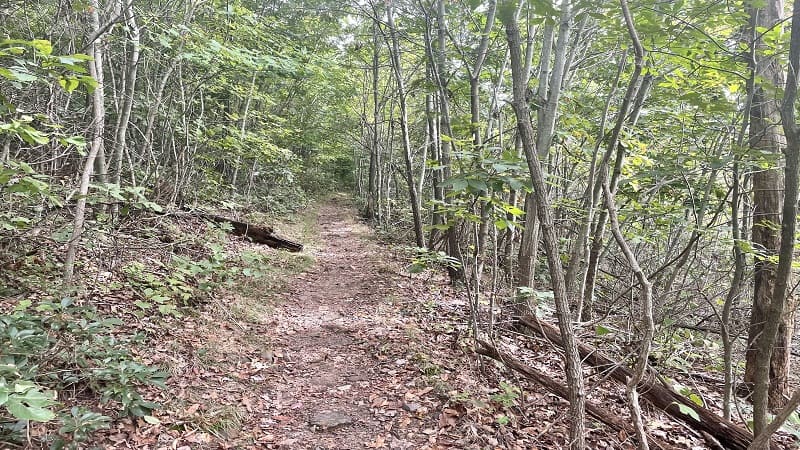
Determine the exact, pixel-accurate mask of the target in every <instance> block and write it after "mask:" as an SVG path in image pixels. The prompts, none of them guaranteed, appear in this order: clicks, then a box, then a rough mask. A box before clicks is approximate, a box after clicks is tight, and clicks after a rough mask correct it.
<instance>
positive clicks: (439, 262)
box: [406, 247, 461, 273]
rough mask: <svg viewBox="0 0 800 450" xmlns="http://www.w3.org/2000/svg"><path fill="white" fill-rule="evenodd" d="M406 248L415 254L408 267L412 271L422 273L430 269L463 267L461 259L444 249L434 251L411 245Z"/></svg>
mask: <svg viewBox="0 0 800 450" xmlns="http://www.w3.org/2000/svg"><path fill="white" fill-rule="evenodd" d="M406 250H407V251H409V252H413V254H414V257H413V258H412V259H411V265H409V266H408V269H407V270H408V271H409V272H410V273H420V272H424V271H426V270H430V269H445V268H454V269H457V268H460V267H461V262H460V261H458V260H457V259H456V258H453V257H452V256H448V255H447V254H446V253H445V252H442V251H432V250H428V249H426V248H419V247H410V248H408V249H406Z"/></svg>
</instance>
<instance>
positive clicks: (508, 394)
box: [489, 381, 520, 408]
mask: <svg viewBox="0 0 800 450" xmlns="http://www.w3.org/2000/svg"><path fill="white" fill-rule="evenodd" d="M500 390H501V392H500V393H497V394H494V395H492V396H491V397H489V398H491V399H492V400H494V401H495V402H497V403H499V404H501V405H502V406H503V407H504V408H510V407H512V406H514V405H515V404H516V403H517V400H518V399H519V395H520V391H519V388H518V387H516V386H514V385H513V384H510V383H506V382H505V381H501V382H500Z"/></svg>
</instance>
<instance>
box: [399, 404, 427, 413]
mask: <svg viewBox="0 0 800 450" xmlns="http://www.w3.org/2000/svg"><path fill="white" fill-rule="evenodd" d="M421 407H422V405H420V404H419V403H403V409H405V410H406V411H408V412H410V413H414V412H417V410H418V409H420V408H421Z"/></svg>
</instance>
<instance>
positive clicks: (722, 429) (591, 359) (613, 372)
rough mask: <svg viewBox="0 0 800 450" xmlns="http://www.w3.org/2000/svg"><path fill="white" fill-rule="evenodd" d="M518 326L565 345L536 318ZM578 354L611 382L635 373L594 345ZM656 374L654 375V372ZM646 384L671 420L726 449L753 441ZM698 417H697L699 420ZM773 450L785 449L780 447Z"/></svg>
mask: <svg viewBox="0 0 800 450" xmlns="http://www.w3.org/2000/svg"><path fill="white" fill-rule="evenodd" d="M517 322H518V323H519V324H521V325H524V326H525V327H527V328H529V329H531V330H532V331H533V332H535V333H537V334H539V335H540V336H542V337H544V338H546V339H547V340H549V341H551V342H554V343H556V344H557V345H559V346H560V345H562V344H561V334H560V333H559V332H558V328H556V327H554V326H552V325H550V324H548V323H545V322H542V321H540V320H538V319H536V318H528V317H518V318H517ZM578 351H579V352H580V355H581V358H583V360H584V362H586V363H587V364H589V365H590V366H592V367H594V368H596V369H598V370H600V371H604V372H606V373H608V374H609V375H610V376H611V378H613V379H614V380H616V381H618V382H620V383H623V384H624V383H626V382H627V380H628V379H629V378H630V377H631V376H632V375H633V373H632V372H631V371H630V369H628V368H627V367H625V366H624V365H622V364H620V363H618V362H616V361H614V360H612V359H611V358H609V357H608V356H606V355H604V354H603V353H601V352H600V351H598V350H597V349H596V348H594V347H592V346H591V345H588V344H584V343H579V344H578ZM651 373H652V372H651ZM649 378H650V379H646V380H642V382H641V383H640V384H639V387H638V389H639V392H640V393H641V395H642V397H644V398H646V399H647V400H648V401H649V402H650V403H651V404H652V405H653V406H655V407H657V408H659V409H661V410H662V411H664V412H666V413H667V414H669V415H670V416H672V417H674V418H676V419H678V420H681V421H683V422H685V423H686V424H688V425H689V426H691V427H692V428H694V429H695V430H698V431H701V432H704V433H707V434H709V435H710V436H712V437H713V438H714V439H716V440H717V441H719V443H720V444H722V446H723V447H724V448H726V449H730V450H746V449H747V447H748V446H749V445H750V442H751V441H752V440H753V435H752V433H750V432H749V431H747V430H746V429H744V428H743V427H741V426H739V425H737V424H735V423H733V422H731V421H729V420H725V419H724V418H722V417H720V416H718V415H717V414H714V413H713V412H712V411H710V410H708V409H706V408H704V407H702V406H699V405H697V404H696V403H694V402H693V401H691V400H689V399H688V398H686V397H684V396H683V395H680V394H678V393H677V392H675V391H673V390H672V389H670V388H668V387H666V386H664V385H663V384H662V383H661V382H660V381H652V379H657V377H649ZM687 408H688V409H691V410H692V411H693V412H694V414H691V413H684V412H683V411H682V410H681V409H683V410H687ZM695 414H696V417H695ZM773 448H781V447H780V446H779V445H778V444H777V443H776V444H774V447H773Z"/></svg>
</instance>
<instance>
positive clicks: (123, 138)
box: [111, 6, 140, 185]
mask: <svg viewBox="0 0 800 450" xmlns="http://www.w3.org/2000/svg"><path fill="white" fill-rule="evenodd" d="M125 24H126V25H127V29H128V30H127V31H128V34H129V35H130V42H131V53H130V57H129V59H128V72H127V74H126V76H125V79H126V83H125V91H124V93H123V95H124V96H125V98H124V99H123V101H122V114H121V115H120V120H119V124H118V126H117V129H116V130H115V131H114V147H113V150H112V158H113V161H114V174H113V179H112V181H111V182H112V183H114V184H116V185H119V184H120V178H121V176H122V160H123V159H124V158H125V155H124V153H125V146H126V143H127V135H128V125H129V124H130V121H131V120H130V119H131V110H132V109H133V101H134V94H135V92H136V73H137V71H138V68H139V47H140V33H139V26H138V25H137V23H136V13H135V12H134V8H133V6H131V7H129V8H126V10H125Z"/></svg>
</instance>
